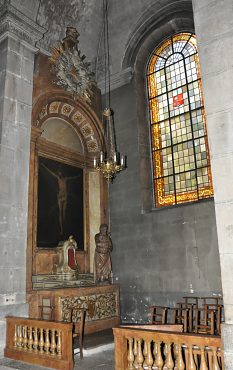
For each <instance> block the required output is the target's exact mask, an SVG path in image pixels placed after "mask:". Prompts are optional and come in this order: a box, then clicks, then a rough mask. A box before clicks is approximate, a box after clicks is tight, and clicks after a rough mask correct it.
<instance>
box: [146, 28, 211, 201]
mask: <svg viewBox="0 0 233 370" xmlns="http://www.w3.org/2000/svg"><path fill="white" fill-rule="evenodd" d="M147 79H148V94H149V109H150V121H151V146H152V162H153V172H154V192H155V204H156V207H163V206H169V205H174V204H180V203H185V202H192V201H197V200H199V199H204V198H209V197H211V196H213V186H212V176H211V168H210V158H209V148H208V140H207V131H206V122H205V111H204V103H203V96H202V86H201V78H200V68H199V59H198V52H197V45H196V37H195V35H192V34H189V33H182V34H178V35H176V36H173V37H171V38H170V39H168V40H166V41H165V42H164V43H163V44H162V45H161V46H160V47H159V48H158V49H157V50H156V52H155V53H154V54H153V56H152V57H151V59H150V62H149V65H148V75H147Z"/></svg>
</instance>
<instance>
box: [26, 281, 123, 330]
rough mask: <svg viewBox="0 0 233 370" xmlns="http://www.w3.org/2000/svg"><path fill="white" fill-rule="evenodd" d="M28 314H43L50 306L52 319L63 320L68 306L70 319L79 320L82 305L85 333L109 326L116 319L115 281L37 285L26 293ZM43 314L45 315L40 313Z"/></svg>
mask: <svg viewBox="0 0 233 370" xmlns="http://www.w3.org/2000/svg"><path fill="white" fill-rule="evenodd" d="M28 302H29V316H30V317H33V318H43V317H41V315H42V316H43V315H46V310H44V311H43V310H42V308H43V306H44V308H46V307H51V310H52V319H53V320H57V321H66V319H67V316H68V315H69V312H70V310H72V312H73V315H72V321H73V322H74V323H75V322H78V321H79V309H80V308H84V309H86V323H85V333H93V332H96V331H101V330H105V329H108V328H113V327H116V326H118V325H119V323H120V311H119V285H117V284H103V285H92V286H85V287H66V288H52V289H51V288H49V289H38V290H34V291H33V292H31V293H29V294H28ZM44 318H46V317H44Z"/></svg>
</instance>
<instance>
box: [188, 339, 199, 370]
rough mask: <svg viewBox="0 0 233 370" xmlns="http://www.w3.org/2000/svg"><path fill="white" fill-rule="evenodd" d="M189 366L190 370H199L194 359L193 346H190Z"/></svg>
mask: <svg viewBox="0 0 233 370" xmlns="http://www.w3.org/2000/svg"><path fill="white" fill-rule="evenodd" d="M188 365H189V366H188V369H189V370H197V367H196V364H195V361H194V357H193V346H192V345H190V346H189V364H188Z"/></svg>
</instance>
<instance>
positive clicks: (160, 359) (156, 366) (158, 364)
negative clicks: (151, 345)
mask: <svg viewBox="0 0 233 370" xmlns="http://www.w3.org/2000/svg"><path fill="white" fill-rule="evenodd" d="M155 345H156V358H155V362H154V364H153V366H154V369H155V370H162V368H163V364H164V361H163V357H162V353H161V342H157V343H156V344H155Z"/></svg>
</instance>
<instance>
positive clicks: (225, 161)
mask: <svg viewBox="0 0 233 370" xmlns="http://www.w3.org/2000/svg"><path fill="white" fill-rule="evenodd" d="M193 10H194V21H195V29H196V34H197V38H198V50H199V56H200V63H201V73H202V82H203V91H204V99H205V108H206V113H207V129H208V137H209V144H210V152H211V165H212V174H213V183H214V193H215V196H214V197H215V210H216V222H217V233H218V243H219V253H220V265H221V276H222V288H223V298H224V307H225V321H226V323H225V325H223V327H222V337H223V344H224V355H225V370H232V369H233V345H232V344H233V342H232V336H233V288H232V287H233V218H232V214H233V191H232V189H233V88H232V86H233V63H232V60H233V52H232V44H233V18H232V14H233V3H232V0H202V1H200V0H193Z"/></svg>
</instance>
